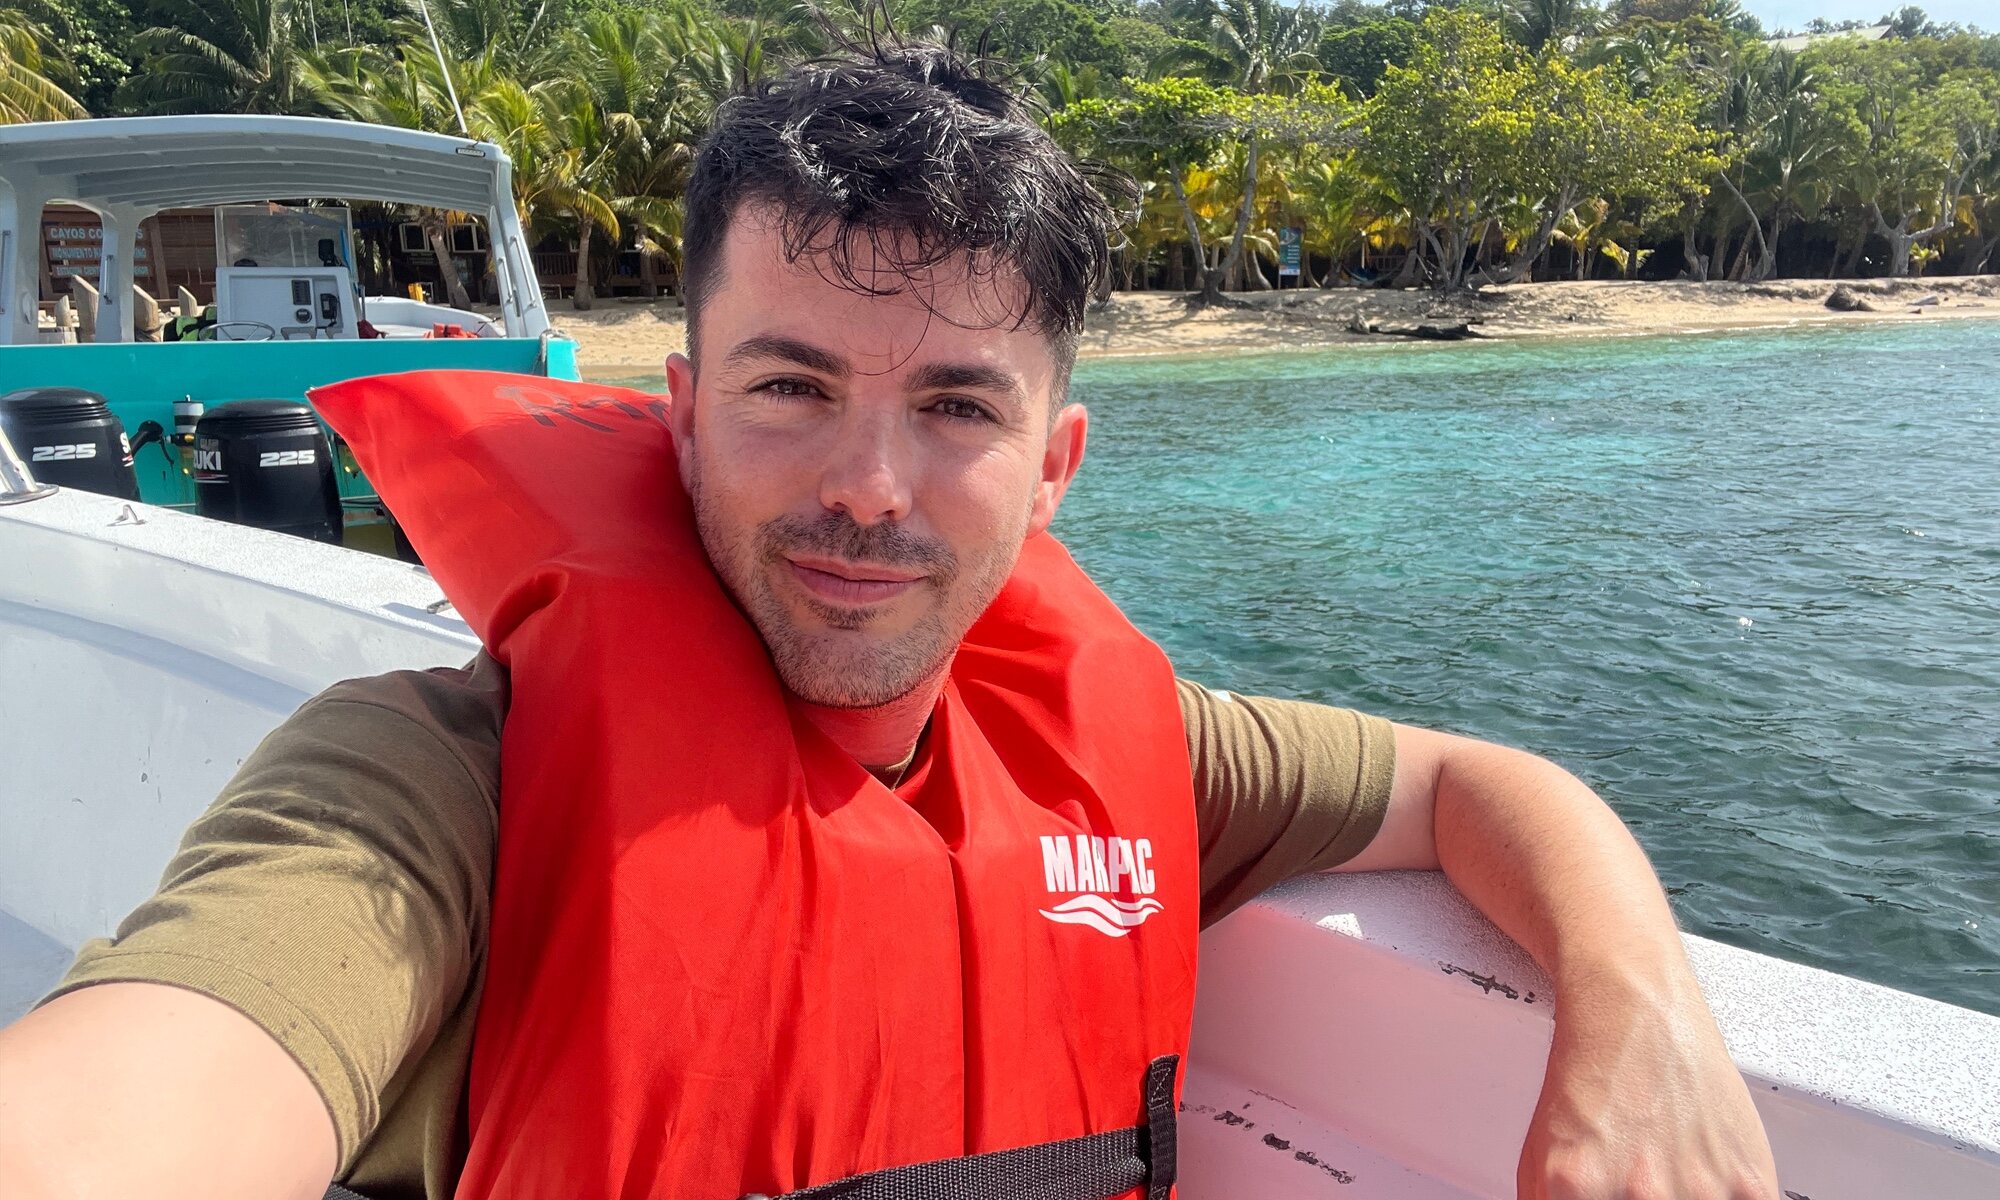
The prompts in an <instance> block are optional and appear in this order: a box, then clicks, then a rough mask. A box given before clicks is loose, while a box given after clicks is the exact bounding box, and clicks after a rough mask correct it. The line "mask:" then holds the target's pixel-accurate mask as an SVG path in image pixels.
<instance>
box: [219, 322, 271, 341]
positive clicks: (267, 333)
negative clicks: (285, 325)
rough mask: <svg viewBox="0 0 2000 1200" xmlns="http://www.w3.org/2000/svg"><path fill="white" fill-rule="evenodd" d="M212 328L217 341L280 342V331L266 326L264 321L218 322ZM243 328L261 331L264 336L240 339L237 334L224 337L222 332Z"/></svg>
mask: <svg viewBox="0 0 2000 1200" xmlns="http://www.w3.org/2000/svg"><path fill="white" fill-rule="evenodd" d="M210 328H212V329H213V330H214V331H215V339H216V340H217V341H221V342H275V341H277V340H278V331H277V330H276V329H275V328H273V327H272V326H269V325H266V324H264V322H262V321H217V322H216V323H215V324H214V325H212V326H210ZM241 328H249V329H260V330H262V331H263V333H264V336H263V337H240V336H238V335H236V334H230V335H229V336H227V337H224V336H223V334H222V331H223V330H225V329H241Z"/></svg>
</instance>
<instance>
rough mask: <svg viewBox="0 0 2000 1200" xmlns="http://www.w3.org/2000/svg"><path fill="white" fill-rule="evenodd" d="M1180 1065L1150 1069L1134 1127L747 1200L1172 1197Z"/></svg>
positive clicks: (1167, 1060)
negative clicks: (1137, 1192)
mask: <svg viewBox="0 0 2000 1200" xmlns="http://www.w3.org/2000/svg"><path fill="white" fill-rule="evenodd" d="M1179 1068H1180V1056H1179V1055H1175V1054H1169V1055H1165V1056H1163V1057H1161V1058H1156V1059H1154V1060H1153V1061H1152V1062H1151V1063H1150V1064H1148V1065H1147V1067H1146V1075H1145V1080H1144V1083H1143V1085H1142V1093H1141V1099H1142V1114H1143V1115H1142V1116H1141V1118H1140V1123H1139V1124H1138V1125H1135V1126H1133V1127H1132V1128H1130V1129H1114V1130H1111V1131H1109V1132H1106V1133H1093V1134H1088V1135H1086V1136H1084V1137H1078V1138H1068V1139H1066V1140H1064V1141H1060V1142H1041V1143H1039V1144H1037V1145H1033V1146H1021V1147H1018V1148H1017V1149H1013V1150H995V1151H992V1152H991V1153H987V1154H973V1155H968V1156H966V1157H964V1158H941V1159H937V1160H935V1161H932V1162H922V1163H911V1164H910V1165H908V1166H903V1167H889V1168H887V1169H886V1170H881V1171H870V1172H869V1173H868V1174H866V1175H853V1176H849V1177H848V1178H846V1179H839V1180H835V1181H834V1182H832V1183H822V1184H819V1185H817V1186H815V1187H809V1188H803V1189H801V1190H799V1191H796V1192H787V1193H785V1194H784V1195H783V1196H777V1197H770V1196H761V1195H756V1194H752V1195H748V1196H744V1197H743V1198H742V1200H1107V1198H1108V1197H1111V1196H1117V1195H1121V1194H1123V1193H1125V1192H1129V1191H1131V1190H1132V1189H1134V1188H1138V1187H1143V1188H1145V1189H1146V1200H1167V1195H1168V1193H1169V1192H1170V1191H1172V1189H1173V1186H1174V1178H1175V1176H1176V1174H1177V1173H1178V1163H1177V1162H1176V1160H1175V1151H1176V1137H1175V1134H1176V1129H1175V1124H1174V1076H1175V1074H1176V1073H1177V1072H1178V1070H1179Z"/></svg>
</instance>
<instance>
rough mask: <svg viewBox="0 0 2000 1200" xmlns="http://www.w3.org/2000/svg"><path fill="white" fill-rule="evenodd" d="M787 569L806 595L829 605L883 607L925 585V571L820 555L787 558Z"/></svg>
mask: <svg viewBox="0 0 2000 1200" xmlns="http://www.w3.org/2000/svg"><path fill="white" fill-rule="evenodd" d="M784 560H785V565H786V567H787V568H788V569H790V571H791V573H792V577H793V578H795V579H797V580H798V581H799V583H800V584H801V585H802V586H803V587H804V588H805V589H806V591H807V592H808V593H809V594H810V595H812V596H814V597H815V598H817V599H819V600H822V601H825V602H826V603H828V604H840V605H864V604H880V603H881V602H882V601H884V600H892V599H894V598H895V597H897V596H900V595H902V594H903V593H904V592H907V591H909V590H910V589H911V588H914V587H916V586H917V585H918V584H919V583H921V582H923V580H924V578H925V576H924V573H923V572H922V571H912V570H910V569H909V568H907V567H892V566H889V565H887V564H882V563H859V562H848V561H846V560H844V559H838V558H822V557H820V556H817V555H806V554H787V555H785V556H784Z"/></svg>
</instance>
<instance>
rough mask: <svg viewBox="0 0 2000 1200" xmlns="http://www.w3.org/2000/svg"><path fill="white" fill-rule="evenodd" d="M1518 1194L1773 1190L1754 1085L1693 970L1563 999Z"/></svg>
mask: <svg viewBox="0 0 2000 1200" xmlns="http://www.w3.org/2000/svg"><path fill="white" fill-rule="evenodd" d="M1517 1183H1518V1188H1519V1195H1520V1200H1777V1197H1778V1195H1779V1192H1778V1177H1777V1168H1776V1166H1775V1165H1774V1164H1773V1163H1772V1161H1771V1147H1770V1145H1769V1143H1768V1142H1766V1140H1765V1138H1764V1128H1763V1125H1762V1124H1761V1123H1760V1122H1759V1120H1758V1117H1757V1110H1756V1109H1755V1108H1754V1107H1752V1106H1751V1103H1750V1092H1749V1089H1748V1088H1746V1087H1745V1086H1744V1085H1743V1077H1742V1076H1741V1075H1740V1074H1738V1073H1737V1070H1736V1064H1735V1063H1734V1062H1732V1061H1731V1060H1730V1057H1729V1051H1728V1050H1727V1049H1726V1048H1725V1047H1724V1046H1723V1044H1722V1035H1721V1033H1720V1032H1718V1031H1717V1029H1716V1028H1715V1022H1714V1020H1713V1019H1711V1018H1710V1016H1709V1014H1708V1009H1707V1006H1706V1005H1704V1004H1703V1003H1702V1001H1701V998H1700V995H1699V993H1698V992H1695V991H1694V990H1693V981H1692V980H1691V979H1689V980H1687V981H1685V983H1683V984H1681V985H1679V986H1663V985H1651V986H1631V985H1627V984H1623V983H1617V984H1611V983H1605V982H1602V981H1600V982H1599V983H1598V984H1597V985H1596V986H1593V987H1583V988H1579V989H1577V990H1576V991H1574V992H1572V993H1571V994H1570V995H1569V996H1558V997H1557V1000H1556V1036H1555V1043H1554V1045H1553V1046H1551V1047H1550V1049H1549V1066H1548V1073H1547V1074H1546V1075H1545V1076H1544V1078H1543V1081H1542V1096H1541V1101H1540V1103H1538V1104H1537V1105H1536V1106H1535V1117H1534V1120H1533V1121H1532V1122H1531V1123H1530V1124H1529V1126H1528V1139H1527V1142H1526V1144H1525V1145H1524V1146H1523V1147H1522V1149H1521V1163H1520V1168H1519V1170H1518V1172H1517Z"/></svg>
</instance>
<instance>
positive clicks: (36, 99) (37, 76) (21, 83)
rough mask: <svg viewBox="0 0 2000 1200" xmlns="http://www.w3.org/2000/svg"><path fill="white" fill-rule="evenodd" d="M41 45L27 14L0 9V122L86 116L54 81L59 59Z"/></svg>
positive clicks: (13, 122) (8, 123)
mask: <svg viewBox="0 0 2000 1200" xmlns="http://www.w3.org/2000/svg"><path fill="white" fill-rule="evenodd" d="M45 45H46V41H45V39H44V36H43V33H42V30H41V28H40V27H39V26H37V25H35V24H33V23H32V22H30V21H29V20H28V17H27V14H25V13H22V12H19V11H17V10H14V9H0V125H10V124H16V123H19V122H23V121H67V120H71V119H73V118H76V117H87V116H89V115H90V114H89V113H87V112H85V111H84V108H83V105H82V104H79V103H78V102H77V100H76V98H75V97H74V96H71V95H70V94H69V93H68V92H67V91H64V90H63V87H62V85H61V84H60V83H58V82H57V81H56V74H55V72H56V70H57V68H58V67H59V66H60V62H59V61H58V60H56V59H54V58H53V57H52V56H51V55H50V54H48V53H47V52H46V50H45V49H44V47H45Z"/></svg>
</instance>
